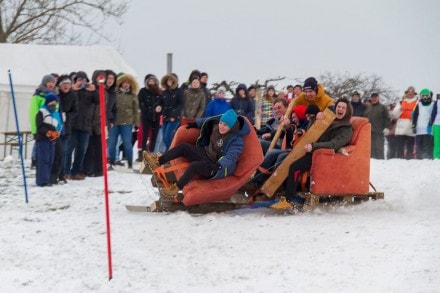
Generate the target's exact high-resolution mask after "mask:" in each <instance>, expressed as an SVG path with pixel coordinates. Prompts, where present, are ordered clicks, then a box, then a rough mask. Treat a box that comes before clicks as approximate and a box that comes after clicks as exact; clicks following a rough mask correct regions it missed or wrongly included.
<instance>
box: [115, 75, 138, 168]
mask: <svg viewBox="0 0 440 293" xmlns="http://www.w3.org/2000/svg"><path fill="white" fill-rule="evenodd" d="M137 92H138V84H137V82H136V80H135V78H134V77H133V76H132V75H130V74H122V75H121V76H119V77H118V79H117V81H116V107H117V109H118V115H117V118H116V125H115V126H113V127H112V128H111V129H110V130H109V136H108V150H109V154H108V155H109V158H110V164H111V165H114V164H115V161H116V152H117V146H116V144H117V142H118V136H119V135H121V139H122V144H123V145H124V152H125V156H126V158H127V164H128V168H129V169H131V168H133V145H132V132H133V126H134V125H139V105H138V98H137V96H136V93H137Z"/></svg>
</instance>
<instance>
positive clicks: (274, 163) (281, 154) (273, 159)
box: [252, 149, 289, 186]
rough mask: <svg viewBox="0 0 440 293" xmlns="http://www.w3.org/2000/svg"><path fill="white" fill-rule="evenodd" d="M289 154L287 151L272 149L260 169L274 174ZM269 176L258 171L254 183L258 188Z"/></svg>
mask: <svg viewBox="0 0 440 293" xmlns="http://www.w3.org/2000/svg"><path fill="white" fill-rule="evenodd" d="M288 154H289V153H288V152H287V151H286V150H280V149H271V150H270V151H268V152H267V153H266V155H265V156H264V160H263V162H262V163H261V165H260V167H262V168H264V169H266V170H268V171H270V172H273V171H275V169H276V168H278V166H279V165H280V164H281V163H282V162H283V160H284V159H285V158H286V157H287V155H288ZM269 176H270V175H268V174H264V173H262V172H260V171H259V170H257V172H256V173H255V176H254V178H253V179H252V181H254V183H255V184H256V185H257V186H261V185H263V183H264V182H265V181H266V180H267V178H269Z"/></svg>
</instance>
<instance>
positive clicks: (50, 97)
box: [44, 93, 60, 105]
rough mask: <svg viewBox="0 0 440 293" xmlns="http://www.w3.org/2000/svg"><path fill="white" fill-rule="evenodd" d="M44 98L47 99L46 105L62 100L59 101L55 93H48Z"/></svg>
mask: <svg viewBox="0 0 440 293" xmlns="http://www.w3.org/2000/svg"><path fill="white" fill-rule="evenodd" d="M44 98H45V101H44V104H45V105H47V104H49V103H50V102H52V101H57V102H59V100H60V99H58V96H57V95H55V94H53V93H47V94H46V96H45V97H44Z"/></svg>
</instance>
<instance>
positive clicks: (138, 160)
mask: <svg viewBox="0 0 440 293" xmlns="http://www.w3.org/2000/svg"><path fill="white" fill-rule="evenodd" d="M136 162H142V150H138V157H137V159H136Z"/></svg>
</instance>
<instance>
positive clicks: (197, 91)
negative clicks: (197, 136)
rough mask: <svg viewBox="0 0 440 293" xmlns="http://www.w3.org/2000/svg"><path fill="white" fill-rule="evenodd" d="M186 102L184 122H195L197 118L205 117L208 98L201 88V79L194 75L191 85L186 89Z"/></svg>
mask: <svg viewBox="0 0 440 293" xmlns="http://www.w3.org/2000/svg"><path fill="white" fill-rule="evenodd" d="M184 96H185V99H184V100H185V103H184V105H183V109H182V114H181V117H182V120H183V121H182V123H183V124H186V123H187V122H193V121H195V119H197V118H201V117H203V114H205V107H206V104H205V102H206V99H205V95H204V94H203V91H202V89H201V88H200V80H199V79H198V78H197V77H194V79H193V80H191V86H190V87H189V88H188V89H187V90H186V91H185V93H184Z"/></svg>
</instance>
